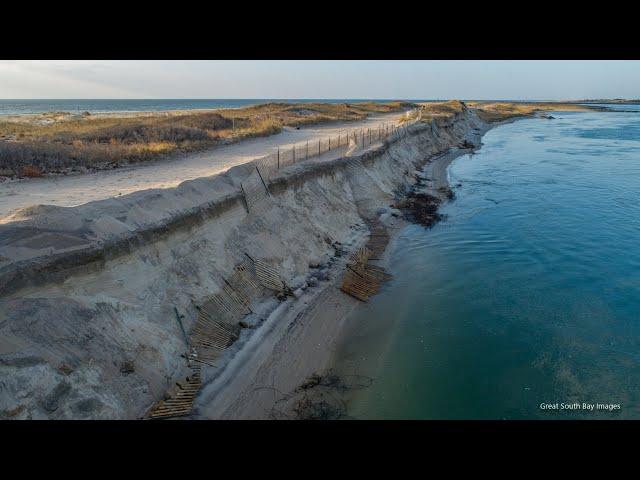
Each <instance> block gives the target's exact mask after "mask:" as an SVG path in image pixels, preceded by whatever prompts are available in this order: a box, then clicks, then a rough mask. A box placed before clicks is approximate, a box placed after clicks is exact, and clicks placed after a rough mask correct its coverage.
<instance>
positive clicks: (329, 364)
mask: <svg viewBox="0 0 640 480" xmlns="http://www.w3.org/2000/svg"><path fill="white" fill-rule="evenodd" d="M522 118H531V117H522ZM518 119H519V118H516V119H509V120H506V121H503V122H499V123H496V124H487V125H486V127H485V128H484V129H482V130H481V131H480V132H476V135H477V136H476V138H477V143H476V144H475V148H473V149H461V148H458V147H453V148H450V149H449V150H448V151H447V152H446V153H444V154H436V155H435V156H433V157H432V158H429V159H428V160H427V161H426V163H425V164H424V165H423V166H422V168H418V169H417V170H418V171H419V172H420V173H421V175H423V176H424V177H426V178H429V179H430V181H429V182H428V184H427V185H424V186H423V187H421V188H420V189H419V191H420V192H424V193H428V194H430V195H433V196H436V197H438V198H439V199H440V200H442V202H443V203H444V202H445V201H447V200H448V199H447V196H446V193H445V192H444V191H443V190H444V189H443V187H448V186H449V179H448V167H449V166H450V165H451V163H452V162H453V161H454V160H455V159H457V158H459V157H461V156H463V155H466V154H469V153H470V152H471V151H475V150H477V149H478V148H481V146H482V145H481V143H480V140H481V139H482V137H483V136H484V135H485V134H486V133H487V132H488V131H489V130H491V129H493V128H495V127H498V126H501V125H504V124H507V123H512V122H514V121H516V120H518ZM410 223H411V222H409V221H407V220H405V219H404V218H402V217H399V218H397V219H395V220H394V221H393V224H392V225H388V227H389V228H388V233H389V235H390V240H389V244H388V245H387V247H386V249H385V251H384V253H383V255H382V257H381V258H380V259H379V260H377V261H375V264H377V265H378V266H381V267H385V268H386V267H388V265H389V262H390V253H391V251H392V250H393V245H394V243H395V242H396V241H397V238H398V237H399V235H400V233H401V232H402V230H403V229H404V228H405V227H406V226H408V225H409V224H410ZM360 240H361V244H364V241H363V238H361V239H360ZM345 265H346V261H342V262H338V263H337V264H336V265H334V267H333V268H332V269H331V281H330V282H329V283H328V284H327V285H324V286H323V288H322V289H320V290H319V291H314V292H306V293H305V294H304V295H302V296H301V297H300V298H298V299H297V300H296V301H294V302H291V303H292V304H291V305H281V306H280V307H279V308H278V309H276V311H274V312H273V313H272V314H271V315H270V317H269V318H268V320H267V321H266V322H265V324H264V325H263V327H264V330H265V332H263V335H256V337H257V338H259V339H260V340H259V341H260V344H259V345H258V346H257V347H256V348H255V349H254V350H251V349H250V350H251V351H245V352H243V353H242V355H238V356H237V357H234V358H233V359H232V360H231V361H230V362H229V364H227V365H226V366H225V367H224V371H223V372H221V373H220V374H217V375H216V374H213V375H212V376H211V377H210V378H205V380H204V386H203V388H202V391H201V393H200V395H199V396H198V397H197V399H196V402H195V404H194V414H193V415H192V417H191V418H193V419H296V418H299V415H298V414H297V413H296V408H297V407H296V405H297V402H298V401H300V399H301V398H305V399H307V398H308V394H309V390H306V387H305V386H304V385H305V384H307V383H308V382H312V381H313V378H314V377H315V378H323V377H324V376H325V375H334V373H335V372H334V371H333V368H334V366H335V360H336V356H335V353H336V348H337V347H338V346H339V345H341V344H342V343H344V342H346V341H348V339H349V336H350V335H351V334H353V333H354V332H351V331H350V329H349V328H348V327H349V326H348V323H349V319H350V318H352V316H353V315H355V314H356V312H358V311H360V310H361V309H362V308H363V307H364V305H363V303H362V302H360V301H359V300H356V299H354V298H352V297H350V296H348V295H346V294H344V293H343V292H342V291H341V290H340V289H339V283H340V281H341V279H342V272H343V271H344V268H345ZM286 303H289V302H286ZM261 328H262V327H261ZM284 332H286V333H287V335H283V333H284ZM256 333H258V332H256ZM301 388H303V389H304V391H302V390H301ZM303 395H304V397H302V396H303ZM319 395H320V396H322V395H323V393H320V394H319ZM336 395H339V394H336V393H335V392H334V395H333V397H334V398H335V396H336Z"/></svg>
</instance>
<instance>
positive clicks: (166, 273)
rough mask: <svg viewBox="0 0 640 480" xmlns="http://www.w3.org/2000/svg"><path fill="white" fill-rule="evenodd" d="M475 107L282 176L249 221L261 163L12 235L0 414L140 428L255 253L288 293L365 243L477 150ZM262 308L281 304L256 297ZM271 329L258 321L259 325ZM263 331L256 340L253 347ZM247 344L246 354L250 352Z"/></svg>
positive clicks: (40, 210)
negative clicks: (438, 169) (390, 211)
mask: <svg viewBox="0 0 640 480" xmlns="http://www.w3.org/2000/svg"><path fill="white" fill-rule="evenodd" d="M483 128H484V124H483V122H482V121H481V120H480V119H479V118H478V117H477V116H476V115H475V114H474V113H473V112H472V111H469V110H466V109H465V110H464V111H463V112H462V113H460V114H457V115H455V116H454V117H452V118H449V119H447V120H443V121H439V122H432V123H430V124H416V125H413V126H412V127H410V128H409V130H408V132H407V134H406V135H405V136H402V137H399V138H396V139H393V140H392V141H389V142H385V143H381V144H378V145H373V146H372V147H371V148H369V149H368V150H365V151H364V152H361V153H358V154H354V155H350V156H345V157H344V158H340V159H337V160H333V161H326V162H322V161H320V160H317V161H314V160H308V161H307V162H303V163H300V164H297V165H293V166H291V167H288V168H286V169H283V170H281V171H279V172H278V175H277V176H274V177H273V178H272V179H271V181H270V182H268V188H269V191H270V193H271V195H270V196H266V197H265V198H264V199H262V200H261V201H260V204H259V205H256V206H255V208H251V209H250V211H249V212H248V211H247V208H246V204H245V199H244V196H243V193H242V190H241V188H240V183H241V182H242V181H244V180H246V179H247V177H248V176H249V175H250V174H252V172H253V171H255V165H253V164H245V165H242V166H239V167H234V168H232V169H231V170H229V171H228V172H227V173H225V174H222V175H218V176H215V177H209V178H201V179H197V180H193V181H188V182H184V183H183V184H181V185H180V186H178V187H177V188H175V189H165V190H148V191H143V192H138V193H135V194H131V195H127V196H124V197H120V198H117V199H109V200H104V201H98V202H92V203H89V204H86V205H81V206H78V207H70V208H60V207H51V206H37V207H32V208H28V209H25V210H23V211H21V212H19V213H18V214H16V215H15V216H14V218H12V219H11V220H12V221H11V222H10V223H5V224H3V225H0V418H137V417H140V416H141V415H142V413H143V412H144V411H145V410H146V408H148V407H149V406H150V405H151V404H152V403H153V402H154V401H156V400H158V399H159V398H161V397H162V394H163V392H164V391H165V390H166V389H167V388H168V387H169V386H170V385H172V384H173V383H174V381H175V379H176V378H177V377H178V376H179V375H180V374H181V373H182V371H183V369H184V364H185V361H184V359H183V358H181V356H180V355H181V354H183V353H184V352H185V350H186V348H185V343H184V339H183V337H182V333H181V330H180V327H179V325H178V322H177V320H176V315H175V311H174V308H175V309H177V310H178V312H179V313H180V314H183V315H184V319H183V322H184V325H185V328H186V329H187V331H188V330H189V329H190V328H191V326H192V325H193V322H194V320H195V317H196V312H197V310H196V308H195V306H196V305H199V304H201V302H202V299H203V298H205V297H208V296H210V295H212V294H213V293H215V292H217V291H219V290H220V289H221V288H222V286H223V285H224V278H226V276H227V275H229V274H230V272H232V270H233V267H234V265H236V264H238V263H239V262H240V261H242V260H243V259H245V258H246V257H245V254H248V255H250V256H251V257H253V258H259V259H264V260H265V261H268V262H269V263H271V264H272V265H274V266H276V268H277V269H278V270H279V272H280V274H281V276H282V277H283V279H285V281H287V282H288V283H289V284H295V283H296V282H297V281H298V280H299V279H300V278H303V277H304V276H305V275H307V273H308V272H309V267H310V265H312V266H315V265H324V264H327V262H328V261H329V260H330V259H331V258H332V257H333V256H334V255H335V253H336V250H335V248H334V246H335V245H336V242H339V244H340V245H342V246H343V247H345V248H347V249H348V248H349V247H350V246H351V247H353V246H355V245H357V243H358V241H359V239H360V238H361V237H362V236H363V235H364V234H366V227H364V225H363V222H362V216H373V215H377V214H378V213H379V212H380V211H381V209H386V208H388V206H389V204H390V203H391V200H392V199H393V197H394V195H395V194H397V192H398V191H399V190H402V189H403V188H406V187H407V186H408V185H410V184H411V183H412V182H413V180H414V175H415V170H416V168H417V167H419V166H420V165H421V164H423V163H424V162H426V161H428V158H429V157H431V156H433V155H434V154H436V153H438V152H442V151H444V150H446V149H448V148H452V147H457V146H459V145H460V144H461V143H462V142H464V141H467V142H472V143H477V141H478V139H479V133H478V132H479V131H480V130H482V129H483ZM252 303H253V305H254V310H255V311H260V309H261V308H262V309H265V308H269V307H268V306H269V305H272V304H273V299H272V296H269V295H268V294H266V293H265V294H264V295H263V296H262V297H261V298H252ZM256 321H258V320H256ZM248 335H251V330H248V331H245V332H243V336H242V338H244V337H246V336H248ZM241 343H242V342H239V344H240V346H239V347H237V348H241Z"/></svg>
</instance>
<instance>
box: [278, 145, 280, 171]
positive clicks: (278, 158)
mask: <svg viewBox="0 0 640 480" xmlns="http://www.w3.org/2000/svg"><path fill="white" fill-rule="evenodd" d="M278 170H280V147H278Z"/></svg>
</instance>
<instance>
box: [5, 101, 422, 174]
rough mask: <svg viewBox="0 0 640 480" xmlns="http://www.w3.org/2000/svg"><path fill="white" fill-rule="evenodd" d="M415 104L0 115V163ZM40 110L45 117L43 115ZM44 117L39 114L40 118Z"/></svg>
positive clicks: (222, 135) (59, 167)
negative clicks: (24, 116) (25, 116)
mask: <svg viewBox="0 0 640 480" xmlns="http://www.w3.org/2000/svg"><path fill="white" fill-rule="evenodd" d="M410 107H413V108H415V105H413V104H410V103H405V102H391V103H388V104H376V103H353V104H346V103H341V104H326V103H306V104H296V105H291V104H281V103H270V104H264V105H253V106H248V107H246V108H240V109H227V110H217V111H215V112H187V113H185V112H169V113H166V112H164V113H162V114H159V113H151V114H140V115H134V116H100V115H71V114H65V113H60V114H59V115H57V116H51V115H43V116H42V118H36V120H33V121H28V120H24V119H23V120H0V138H3V137H4V138H6V139H14V140H15V139H18V141H0V170H3V169H5V170H12V171H16V172H18V171H21V170H22V169H23V168H24V167H27V166H32V167H35V169H32V170H31V172H32V173H35V172H36V170H37V171H38V172H39V173H40V174H42V173H43V172H62V171H66V170H67V169H72V170H77V169H79V168H81V167H82V168H89V169H91V168H103V167H106V166H109V165H117V164H120V163H123V162H128V163H133V162H141V161H148V160H151V159H154V158H157V157H159V156H161V155H166V154H168V153H172V152H175V151H178V150H181V151H192V150H197V149H203V148H208V147H211V146H214V145H216V144H218V143H220V142H221V141H222V140H232V141H235V140H240V139H243V138H249V137H258V136H267V135H273V134H275V133H278V132H280V131H281V130H282V127H283V126H284V125H288V126H298V125H306V124H311V123H320V122H326V121H336V120H360V119H363V118H365V117H366V116H367V115H368V114H371V113H376V112H392V111H400V110H404V109H407V108H410ZM45 117H46V118H45ZM43 118H45V119H46V120H47V121H46V122H43V121H41V120H42V119H43Z"/></svg>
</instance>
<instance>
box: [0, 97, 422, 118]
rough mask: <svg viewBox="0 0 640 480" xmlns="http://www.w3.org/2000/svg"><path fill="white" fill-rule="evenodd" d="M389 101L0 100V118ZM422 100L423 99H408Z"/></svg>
mask: <svg viewBox="0 0 640 480" xmlns="http://www.w3.org/2000/svg"><path fill="white" fill-rule="evenodd" d="M363 101H371V102H388V101H391V100H366V99H346V100H345V99H338V100H327V99H324V100H315V99H305V100H302V99H295V100H276V99H236V100H234V99H196V100H189V99H179V100H170V99H160V100H150V99H143V100H1V99H0V115H16V114H23V113H44V112H71V113H82V112H91V113H107V112H154V111H164V110H194V109H201V108H239V107H245V106H247V105H255V104H263V103H271V102H286V103H305V102H322V103H344V102H348V103H353V102H363ZM407 101H424V100H407Z"/></svg>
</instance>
